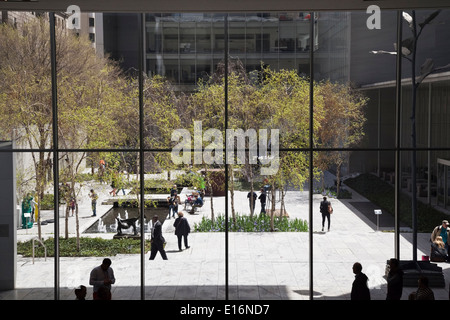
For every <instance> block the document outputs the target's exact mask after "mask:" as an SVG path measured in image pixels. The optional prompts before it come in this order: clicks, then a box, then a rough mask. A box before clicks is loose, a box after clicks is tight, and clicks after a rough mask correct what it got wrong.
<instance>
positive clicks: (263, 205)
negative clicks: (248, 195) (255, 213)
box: [259, 188, 267, 214]
mask: <svg viewBox="0 0 450 320" xmlns="http://www.w3.org/2000/svg"><path fill="white" fill-rule="evenodd" d="M266 198H267V195H266V191H265V190H264V188H261V194H260V195H259V201H260V202H261V212H260V213H264V214H265V213H266Z"/></svg>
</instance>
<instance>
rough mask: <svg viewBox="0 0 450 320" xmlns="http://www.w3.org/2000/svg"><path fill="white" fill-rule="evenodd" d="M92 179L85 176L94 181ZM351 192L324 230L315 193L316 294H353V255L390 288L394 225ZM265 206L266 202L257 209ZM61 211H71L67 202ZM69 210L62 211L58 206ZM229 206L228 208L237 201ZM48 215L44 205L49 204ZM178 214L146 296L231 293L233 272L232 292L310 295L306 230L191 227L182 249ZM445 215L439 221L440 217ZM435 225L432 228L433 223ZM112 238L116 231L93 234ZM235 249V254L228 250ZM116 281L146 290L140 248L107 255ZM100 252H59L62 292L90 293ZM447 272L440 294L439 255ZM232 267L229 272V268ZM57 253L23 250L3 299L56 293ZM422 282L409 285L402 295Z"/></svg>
mask: <svg viewBox="0 0 450 320" xmlns="http://www.w3.org/2000/svg"><path fill="white" fill-rule="evenodd" d="M91 187H93V186H86V195H87V190H89V189H90V188H91ZM95 188H96V190H97V191H98V192H99V195H100V201H99V203H101V199H102V198H103V199H105V198H107V197H109V191H110V189H109V186H107V185H95ZM352 193H353V197H352V199H348V200H336V199H331V201H332V204H333V207H334V213H333V214H332V217H331V230H330V231H329V232H322V231H321V214H320V213H319V203H320V201H321V199H322V196H321V195H318V194H317V195H314V199H313V205H314V207H313V208H314V214H313V243H314V245H313V261H314V262H313V266H312V268H313V273H314V276H313V279H312V280H313V298H314V299H317V300H349V299H350V291H351V286H352V282H353V279H354V275H353V273H352V265H353V263H354V262H357V261H358V262H360V263H361V264H362V266H363V272H364V273H366V274H367V275H368V277H369V287H370V291H371V297H372V299H373V300H384V299H385V298H386V280H385V278H384V272H385V266H386V261H387V260H388V259H389V258H391V257H394V241H395V239H394V238H395V235H394V232H392V231H390V230H392V227H389V226H380V225H379V224H378V225H377V223H374V221H376V220H374V219H372V218H370V217H368V216H367V215H365V214H362V213H361V212H359V211H358V210H357V209H356V208H355V206H353V205H352V203H358V207H360V204H361V203H364V202H365V203H368V204H370V203H369V202H368V201H367V200H366V199H365V198H362V197H361V196H360V195H358V194H357V193H355V192H352ZM246 196H247V193H246V192H236V194H235V203H236V211H237V212H242V213H248V210H249V209H248V201H247V198H246ZM210 204H211V203H210V200H209V199H208V198H206V202H205V205H204V206H203V207H202V208H201V209H200V210H199V212H197V213H196V214H194V215H190V214H185V216H186V217H187V219H188V221H189V223H190V225H191V228H192V227H193V225H194V224H195V223H196V222H199V221H200V220H201V218H202V217H203V216H207V217H209V216H210ZM308 205H309V201H308V192H307V191H289V192H288V193H287V195H286V210H287V212H288V214H289V216H290V217H291V218H301V219H305V220H308V215H309V213H308V212H309V211H308ZM110 207H111V205H98V216H97V217H91V212H90V200H89V199H88V197H87V196H86V197H85V198H83V199H82V201H81V203H80V224H81V225H80V229H81V230H85V229H87V228H88V227H89V226H90V225H92V224H93V223H94V222H95V221H96V219H98V217H99V216H100V217H101V216H102V214H104V213H106V211H107V210H109V208H110ZM224 207H225V198H224V197H216V198H214V208H215V209H214V210H215V213H216V215H217V214H219V213H223V212H224V211H225V210H224ZM259 208H260V206H259V202H257V205H256V211H258V210H259ZM61 212H64V210H63V208H62V209H61ZM61 214H62V213H61ZM230 214H231V210H230ZM43 215H44V212H43ZM69 219H70V224H69V225H70V229H69V230H70V234H71V236H73V235H74V233H75V223H74V221H75V218H73V217H70V218H69ZM173 221H174V220H173V219H171V220H166V221H165V222H164V224H163V232H164V237H165V238H166V241H167V246H166V252H167V255H168V260H167V261H164V260H162V259H161V257H160V255H159V254H158V255H157V257H156V259H155V260H153V261H149V260H148V257H149V253H146V255H145V260H144V268H145V270H143V271H144V274H145V280H144V281H145V282H144V283H145V290H144V293H145V297H144V298H145V299H149V300H158V299H161V300H185V299H188V300H222V299H225V298H226V294H225V284H226V280H228V298H229V299H239V300H243V299H249V300H309V299H310V293H309V288H310V279H309V274H310V265H309V255H310V252H309V233H307V232H266V233H237V232H230V233H229V234H228V248H226V247H225V240H226V239H225V237H226V235H225V233H191V234H190V235H189V245H190V248H189V249H186V250H183V251H181V252H180V251H178V246H177V239H176V236H175V235H174V229H173V226H172V223H173ZM438 224H440V221H436V225H438ZM53 229H54V225H53V224H52V223H49V224H47V225H45V226H43V229H42V230H43V235H44V236H45V237H49V236H52V237H53ZM64 230H65V229H64V218H60V233H61V234H64ZM36 231H37V228H36V227H33V228H32V229H30V230H22V229H19V230H18V231H17V238H18V241H22V240H26V239H29V238H32V237H33V236H35V235H36V234H35V233H36ZM430 233H431V230H430ZM84 236H102V237H110V238H112V236H113V234H90V235H84ZM429 236H430V234H428V233H426V234H418V255H417V256H418V257H419V258H421V257H422V255H428V254H429ZM226 250H228V260H226V258H225V256H226V255H225V252H226ZM400 253H401V256H400V259H401V260H410V259H411V258H412V233H411V232H410V231H409V230H408V229H405V232H402V233H401V236H400ZM110 258H111V260H112V265H111V267H112V268H113V269H114V272H115V276H116V279H117V280H116V283H115V284H114V285H113V289H112V290H113V291H112V296H113V299H114V300H139V299H141V287H140V286H141V273H142V272H141V267H140V265H141V257H140V255H126V254H120V255H116V256H112V257H110ZM101 260H102V258H97V257H83V258H66V257H62V258H60V287H61V290H60V299H61V300H73V299H74V298H75V296H74V293H73V289H74V287H76V286H78V285H81V284H82V285H85V286H86V287H87V288H88V296H87V298H88V299H92V286H90V285H89V273H90V271H91V270H92V268H94V267H96V266H98V265H100V264H101ZM439 266H441V267H442V268H443V270H444V273H445V283H446V284H445V288H433V291H434V294H435V297H436V299H437V300H448V299H449V292H448V290H449V279H450V264H448V263H439ZM226 268H227V270H228V279H225V271H226ZM53 287H54V259H53V258H46V259H44V258H35V259H34V262H33V259H32V258H24V257H20V256H19V257H18V260H17V281H16V290H11V291H3V292H0V299H14V300H37V299H39V300H42V299H44V300H51V299H54V289H53ZM414 290H416V288H414V287H411V288H409V287H405V288H404V290H403V296H402V299H404V300H406V299H407V298H408V294H409V293H410V292H412V291H414Z"/></svg>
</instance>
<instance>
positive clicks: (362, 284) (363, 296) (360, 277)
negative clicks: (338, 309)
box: [350, 262, 370, 300]
mask: <svg viewBox="0 0 450 320" xmlns="http://www.w3.org/2000/svg"><path fill="white" fill-rule="evenodd" d="M352 269H353V273H354V274H355V280H354V281H353V284H352V291H351V293H350V299H351V300H370V291H369V287H368V286H367V281H368V280H369V278H367V276H366V275H365V274H364V273H362V265H361V263H359V262H355V263H354V264H353V268H352Z"/></svg>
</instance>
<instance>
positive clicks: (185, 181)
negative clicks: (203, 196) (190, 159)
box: [175, 171, 205, 190]
mask: <svg viewBox="0 0 450 320" xmlns="http://www.w3.org/2000/svg"><path fill="white" fill-rule="evenodd" d="M175 184H176V185H177V186H178V187H189V188H192V187H196V188H197V189H198V190H203V189H205V179H204V178H203V176H202V175H201V174H199V173H197V172H192V171H191V172H188V173H184V174H182V175H179V176H177V179H176V180H175Z"/></svg>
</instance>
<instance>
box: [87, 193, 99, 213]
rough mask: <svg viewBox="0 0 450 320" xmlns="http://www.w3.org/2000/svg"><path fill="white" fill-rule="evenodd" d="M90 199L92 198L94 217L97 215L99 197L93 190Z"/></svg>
mask: <svg viewBox="0 0 450 320" xmlns="http://www.w3.org/2000/svg"><path fill="white" fill-rule="evenodd" d="M89 198H91V207H92V217H95V216H96V215H97V199H98V195H97V193H95V191H94V189H91V192H90V193H89Z"/></svg>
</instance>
